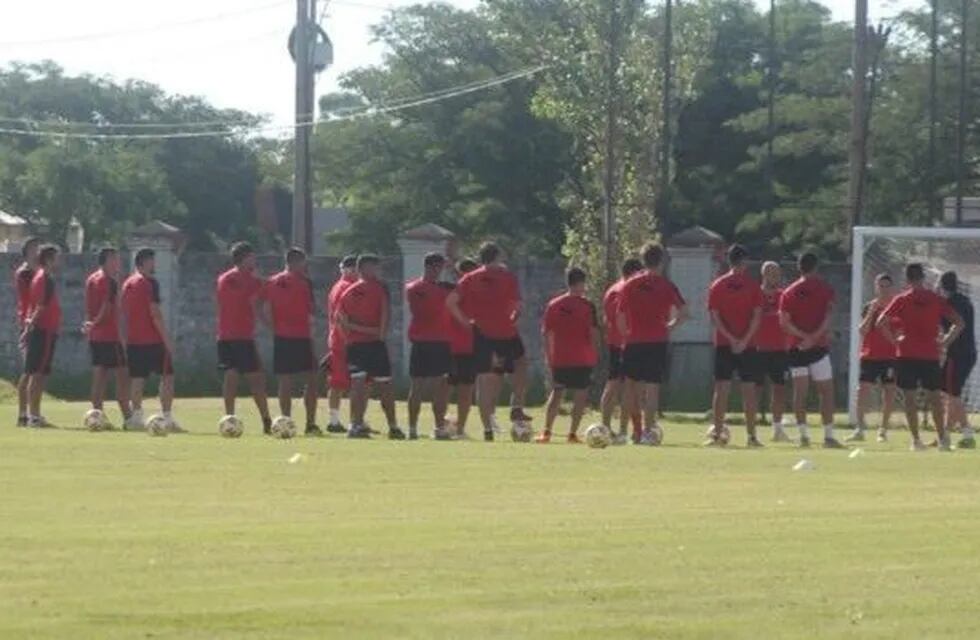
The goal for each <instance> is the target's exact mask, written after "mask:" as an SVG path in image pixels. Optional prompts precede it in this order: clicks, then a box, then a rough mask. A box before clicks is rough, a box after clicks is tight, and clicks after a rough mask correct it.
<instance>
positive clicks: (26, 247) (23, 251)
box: [20, 236, 41, 258]
mask: <svg viewBox="0 0 980 640" xmlns="http://www.w3.org/2000/svg"><path fill="white" fill-rule="evenodd" d="M38 244H41V239H40V238H38V237H37V236H31V237H29V238H27V239H26V240H24V244H23V245H21V247H20V255H21V256H23V257H25V258H26V257H27V252H28V251H30V250H31V247H33V246H34V245H38Z"/></svg>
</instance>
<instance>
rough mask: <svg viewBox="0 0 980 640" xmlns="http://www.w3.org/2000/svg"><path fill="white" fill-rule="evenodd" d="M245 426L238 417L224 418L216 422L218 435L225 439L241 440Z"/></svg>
mask: <svg viewBox="0 0 980 640" xmlns="http://www.w3.org/2000/svg"><path fill="white" fill-rule="evenodd" d="M244 431H245V425H244V424H243V423H242V421H241V420H240V419H239V418H238V416H225V417H224V418H222V419H221V420H219V421H218V433H220V434H221V435H223V436H224V437H226V438H241V437H242V433H244Z"/></svg>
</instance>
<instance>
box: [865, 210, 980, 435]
mask: <svg viewBox="0 0 980 640" xmlns="http://www.w3.org/2000/svg"><path fill="white" fill-rule="evenodd" d="M853 256H854V257H853V260H852V267H851V268H852V271H851V315H850V317H851V322H850V329H851V332H850V348H849V359H850V362H849V367H848V392H847V393H848V395H847V397H848V409H849V412H850V416H851V422H852V424H853V423H854V422H855V421H856V419H857V387H858V379H859V374H860V350H861V335H860V332H859V331H858V329H857V327H858V323H859V322H860V318H861V309H862V308H863V307H864V305H865V304H866V303H867V302H868V301H870V300H871V299H872V298H873V297H874V279H875V276H877V275H878V274H879V273H887V274H889V275H890V276H891V277H892V280H893V281H894V283H895V285H896V287H897V288H898V289H901V288H902V287H904V282H905V265H907V264H909V263H910V262H920V263H922V265H923V266H924V267H925V270H926V284H927V286H928V287H930V288H934V287H935V286H936V285H937V284H938V282H939V276H940V275H941V274H942V273H943V272H945V271H955V272H956V274H957V275H958V276H959V287H960V292H961V293H964V294H966V295H967V296H968V297H969V298H970V299H971V300H972V301H974V304H975V305H977V304H978V303H980V229H961V228H957V229H947V228H940V227H921V228H919V227H856V228H855V229H854V254H853ZM963 400H964V402H965V403H966V405H967V407H968V408H969V409H971V410H973V411H977V410H980V367H977V368H976V369H974V371H973V373H972V374H971V375H970V378H969V379H968V380H967V383H966V387H965V388H964V390H963ZM896 410H898V412H899V413H900V411H901V409H900V407H896ZM872 419H873V418H872ZM899 422H901V421H899Z"/></svg>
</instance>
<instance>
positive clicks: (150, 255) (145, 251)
mask: <svg viewBox="0 0 980 640" xmlns="http://www.w3.org/2000/svg"><path fill="white" fill-rule="evenodd" d="M156 257H157V252H156V251H154V250H153V249H150V248H148V247H143V248H142V249H140V250H139V251H137V252H136V257H135V258H133V262H135V263H136V266H137V267H142V266H143V263H144V262H146V261H147V260H152V259H154V258H156Z"/></svg>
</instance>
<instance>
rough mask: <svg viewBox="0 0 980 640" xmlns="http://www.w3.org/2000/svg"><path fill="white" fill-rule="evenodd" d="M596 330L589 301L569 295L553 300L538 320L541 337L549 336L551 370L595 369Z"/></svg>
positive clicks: (592, 308) (592, 305)
mask: <svg viewBox="0 0 980 640" xmlns="http://www.w3.org/2000/svg"><path fill="white" fill-rule="evenodd" d="M598 326H599V317H598V313H597V312H596V308H595V305H594V304H592V302H591V301H589V300H588V299H586V298H584V297H582V296H577V295H573V294H571V293H564V294H562V295H560V296H557V297H555V298H553V299H552V300H551V301H550V302H549V303H548V306H547V308H545V311H544V317H543V318H542V320H541V331H542V333H544V334H551V335H552V339H551V351H550V352H549V353H548V362H549V363H550V364H551V366H552V367H554V368H562V367H592V366H595V364H596V362H597V361H598V354H597V353H596V348H595V341H594V340H593V338H592V336H593V331H594V330H596V329H597V328H598Z"/></svg>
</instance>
